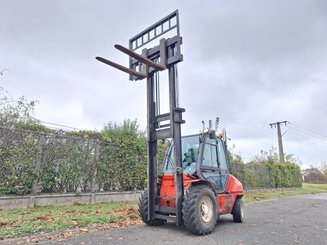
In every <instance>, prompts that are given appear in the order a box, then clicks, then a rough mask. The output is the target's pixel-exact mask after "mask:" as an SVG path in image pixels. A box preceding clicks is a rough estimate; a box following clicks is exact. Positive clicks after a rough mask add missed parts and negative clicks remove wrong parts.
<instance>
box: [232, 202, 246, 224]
mask: <svg viewBox="0 0 327 245" xmlns="http://www.w3.org/2000/svg"><path fill="white" fill-rule="evenodd" d="M232 214H233V220H234V222H236V223H243V218H244V217H243V216H244V212H243V200H242V198H239V197H238V198H236V200H235V204H234V207H233V211H232Z"/></svg>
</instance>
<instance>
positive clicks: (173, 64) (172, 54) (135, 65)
mask: <svg viewBox="0 0 327 245" xmlns="http://www.w3.org/2000/svg"><path fill="white" fill-rule="evenodd" d="M163 36H165V38H163ZM167 36H169V38H167ZM160 37H161V39H160V40H159V38H160ZM156 40H157V41H159V45H157V46H154V47H152V48H149V49H147V48H145V46H146V45H147V44H149V43H150V42H151V43H153V42H155V41H156ZM181 44H182V37H181V36H180V29H179V14H178V10H176V11H174V12H173V13H171V14H169V15H168V16H166V17H165V18H163V19H161V20H160V21H158V22H156V23H155V24H153V25H151V26H150V27H148V28H147V29H145V30H144V31H142V32H140V33H139V34H137V35H135V36H134V37H132V38H131V39H130V40H129V48H125V47H123V46H121V45H115V48H117V49H118V50H120V51H122V52H123V53H125V54H127V55H129V67H125V66H122V65H120V64H117V63H115V62H112V61H110V60H107V59H105V58H102V57H96V59H97V60H99V61H101V62H103V63H105V64H107V65H110V66H112V67H114V68H116V69H119V70H121V71H123V72H126V73H128V74H129V79H130V80H131V81H135V80H143V79H144V78H146V82H147V86H146V88H147V89H146V90H147V93H146V94H147V146H148V147H147V149H148V169H147V174H148V193H149V199H148V200H149V201H148V220H149V221H151V220H155V219H156V218H160V214H156V213H155V206H156V204H158V203H159V202H158V195H157V193H158V192H157V178H158V176H157V165H158V162H157V141H158V140H165V139H169V138H172V139H173V141H174V159H175V161H174V179H175V196H176V200H175V202H176V207H175V209H176V210H175V213H176V223H177V225H180V224H182V202H183V195H184V190H183V169H182V151H181V124H183V123H185V121H184V120H183V119H182V113H183V112H185V109H183V108H180V107H179V102H178V100H179V96H178V81H177V64H178V63H179V62H181V61H182V60H183V55H182V54H181ZM141 48H142V53H141V54H139V53H137V52H136V50H140V49H141ZM164 70H167V71H168V86H169V112H168V113H162V114H161V113H160V109H159V108H160V106H159V104H160V86H159V83H158V76H159V71H164Z"/></svg>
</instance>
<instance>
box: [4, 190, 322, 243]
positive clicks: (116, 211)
mask: <svg viewBox="0 0 327 245" xmlns="http://www.w3.org/2000/svg"><path fill="white" fill-rule="evenodd" d="M320 192H327V184H303V187H302V188H292V189H265V190H254V191H248V192H246V193H245V195H244V200H245V203H251V202H255V201H261V200H267V199H277V198H281V197H286V196H297V195H305V194H315V193H320ZM139 222H140V219H139V216H138V211H137V203H136V202H115V203H101V204H93V205H86V204H85V205H84V204H76V205H72V206H60V207H54V206H49V207H36V208H30V209H15V210H10V211H5V210H3V211H1V210H0V240H1V239H6V238H13V237H20V236H25V235H30V234H40V233H46V232H53V231H54V232H56V231H59V232H62V231H65V230H68V229H71V228H81V227H88V226H90V225H92V226H97V225H106V224H109V225H110V224H116V225H117V226H125V225H127V224H134V223H139ZM117 226H116V227H117Z"/></svg>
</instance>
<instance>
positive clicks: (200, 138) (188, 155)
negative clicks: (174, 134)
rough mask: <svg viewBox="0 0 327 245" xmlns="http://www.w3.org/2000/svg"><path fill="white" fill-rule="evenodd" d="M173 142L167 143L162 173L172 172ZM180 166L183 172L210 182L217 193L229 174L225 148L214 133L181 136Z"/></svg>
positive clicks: (222, 190) (221, 188)
mask: <svg viewBox="0 0 327 245" xmlns="http://www.w3.org/2000/svg"><path fill="white" fill-rule="evenodd" d="M173 148H174V143H173V142H171V144H170V145H169V148H168V151H167V154H166V157H165V160H164V164H163V174H172V173H173V166H174V154H173ZM182 168H183V172H184V174H186V175H188V176H194V177H196V176H197V177H199V178H200V179H205V180H208V181H210V182H211V184H212V185H213V186H214V188H215V189H216V191H217V192H218V193H221V192H224V191H225V188H226V184H227V179H228V175H229V171H228V167H227V157H226V148H225V144H224V143H223V141H222V139H221V138H220V137H217V136H216V135H215V134H201V135H190V136H184V137H182Z"/></svg>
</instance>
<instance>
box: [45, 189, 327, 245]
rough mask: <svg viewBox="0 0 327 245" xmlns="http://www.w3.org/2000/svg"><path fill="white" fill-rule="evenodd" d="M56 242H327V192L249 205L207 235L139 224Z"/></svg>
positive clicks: (168, 227) (152, 244) (219, 223)
mask: <svg viewBox="0 0 327 245" xmlns="http://www.w3.org/2000/svg"><path fill="white" fill-rule="evenodd" d="M39 244H43V245H50V244H51V245H53V244H74V245H75V244H133V245H137V244H141V245H146V244H151V245H155V244H239V245H241V244H274V245H277V244H278V245H279V244H327V193H323V194H316V195H308V196H300V197H291V198H284V199H279V200H273V201H262V202H257V203H253V204H249V205H246V206H245V221H244V223H242V224H238V223H234V222H233V219H232V216H231V215H225V216H221V218H220V220H219V221H218V224H217V226H216V228H215V229H214V231H213V232H212V233H211V234H209V235H206V236H196V235H192V234H190V233H189V232H188V231H187V230H186V229H185V228H184V227H176V226H175V225H174V224H171V223H170V224H166V225H164V226H160V227H150V226H146V225H136V226H131V227H127V228H120V229H113V230H109V231H101V232H95V233H90V234H84V235H77V236H73V237H70V238H68V239H65V240H50V241H43V242H39Z"/></svg>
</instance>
